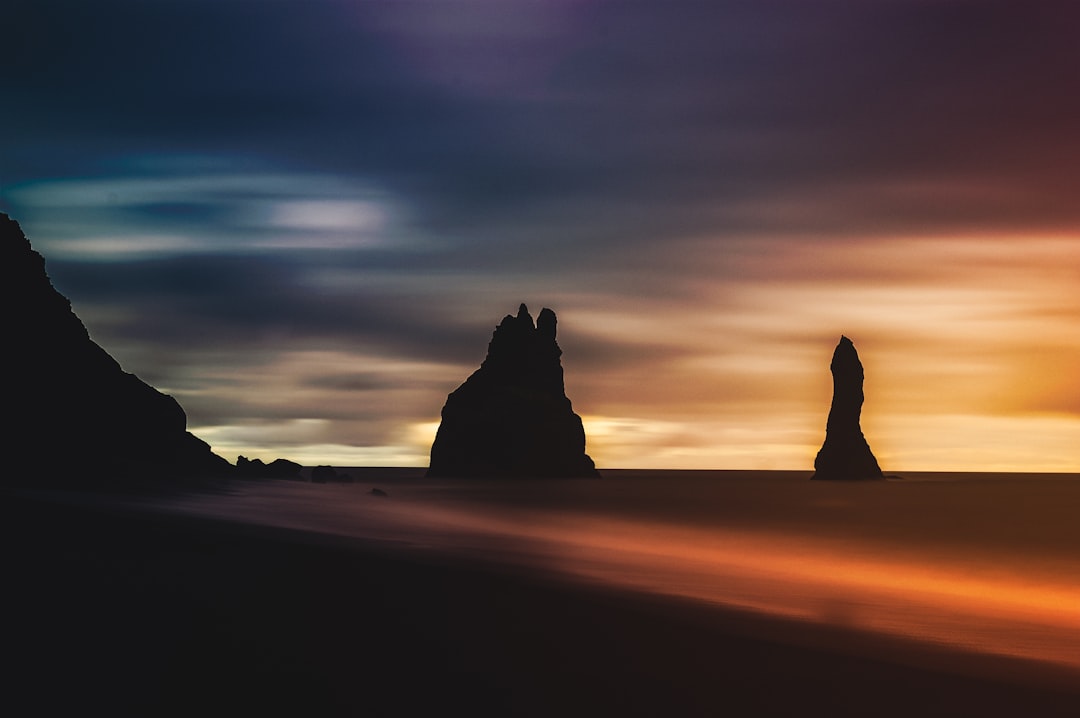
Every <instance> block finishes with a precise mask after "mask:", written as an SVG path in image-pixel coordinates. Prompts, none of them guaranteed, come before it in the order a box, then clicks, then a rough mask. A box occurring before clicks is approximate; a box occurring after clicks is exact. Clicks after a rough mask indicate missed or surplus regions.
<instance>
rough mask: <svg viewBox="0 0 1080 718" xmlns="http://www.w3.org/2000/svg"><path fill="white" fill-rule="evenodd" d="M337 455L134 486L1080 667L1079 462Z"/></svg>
mask: <svg viewBox="0 0 1080 718" xmlns="http://www.w3.org/2000/svg"><path fill="white" fill-rule="evenodd" d="M339 471H344V472H348V473H350V474H351V475H352V476H353V477H354V479H355V480H354V482H353V483H348V484H338V483H331V484H313V483H305V482H291V481H268V482H256V481H243V482H233V483H232V484H231V485H230V487H231V488H230V491H229V493H227V494H221V495H212V494H203V495H200V494H194V495H188V496H182V497H177V498H169V499H161V498H159V499H145V498H144V499H129V501H131V502H135V503H137V504H138V505H139V507H140V508H144V509H145V508H153V509H155V510H161V511H167V512H179V513H183V514H193V515H199V516H207V517H215V518H221V519H227V520H231V521H237V522H241V523H245V524H255V525H265V526H276V527H285V528H292V529H300V530H304V531H309V532H314V533H317V534H322V535H326V536H331V537H337V538H340V539H346V540H358V541H362V542H365V543H369V544H372V545H376V546H381V547H383V548H385V549H386V550H388V551H391V550H394V551H406V552H414V553H419V554H432V555H450V556H455V557H461V558H467V559H469V560H477V561H480V562H489V563H492V564H496V565H500V566H504V567H506V566H509V567H513V568H515V569H518V570H527V571H536V572H547V573H549V574H556V575H558V576H560V577H563V578H569V579H571V580H574V581H583V582H588V583H598V584H604V585H606V586H612V587H617V588H619V589H622V590H628V591H639V592H647V593H655V594H662V595H670V596H679V597H684V598H690V599H694V600H699V601H703V602H707V603H712V604H716V605H720V606H725V607H731V608H737V609H743V610H749V611H752V612H758V613H761V614H764V615H772V616H782V617H785V618H790V619H796V620H802V621H808V622H815V623H825V624H834V625H841V626H847V627H851V628H855V629H859V630H865V631H871V632H877V633H883V634H888V635H897V636H903V637H907V638H911V639H915V640H918V641H928V642H933V643H942V644H949V645H954V646H958V647H962V648H964V649H966V650H973V651H976V652H982V653H989V654H998V655H1008V656H1018V657H1024V658H1032V659H1037V660H1043V661H1049V662H1053V663H1056V664H1059V665H1061V666H1067V667H1070V668H1073V669H1077V670H1080V474H975V473H905V474H903V477H902V478H899V477H898V478H893V479H888V480H885V481H873V482H858V483H838V482H814V481H809V480H808V479H809V476H810V474H809V472H805V471H639V470H606V471H603V475H604V478H602V479H598V480H593V479H574V480H568V479H556V480H516V479H507V480H454V481H451V480H428V479H425V478H423V469H399V468H389V469H373V468H356V469H339ZM373 488H378V489H380V490H381V491H383V492H385V493H386V494H387V495H386V496H385V497H384V496H379V495H376V494H373V493H372V489H373Z"/></svg>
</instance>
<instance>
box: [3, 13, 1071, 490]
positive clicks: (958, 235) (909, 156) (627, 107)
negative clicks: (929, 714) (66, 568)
mask: <svg viewBox="0 0 1080 718" xmlns="http://www.w3.org/2000/svg"><path fill="white" fill-rule="evenodd" d="M53 4H55V3H52V0H49V1H48V2H43V3H37V4H29V3H22V4H20V7H19V9H18V10H15V11H12V12H11V13H9V16H8V18H7V19H8V21H9V23H10V24H11V26H12V27H18V28H20V29H19V37H20V38H23V39H22V40H20V42H19V43H18V44H17V45H15V46H13V49H12V51H11V52H12V55H11V57H10V58H9V59H8V60H7V61H5V63H4V67H3V68H2V69H0V75H2V77H3V79H4V88H5V101H6V102H7V103H9V104H10V106H11V107H15V108H18V111H17V112H10V113H4V115H3V117H0V211H4V212H7V213H10V214H11V215H12V217H13V218H15V219H16V220H18V221H19V222H20V223H21V224H22V226H23V229H24V230H25V232H26V234H27V236H28V237H29V238H30V240H31V242H32V243H33V245H34V247H35V248H36V249H37V250H38V251H39V252H41V253H42V254H43V255H44V257H45V259H46V261H47V269H48V272H49V274H50V277H51V278H52V281H53V282H54V284H55V286H56V287H57V289H58V290H59V291H61V292H62V293H63V294H64V295H65V296H67V297H69V298H70V299H71V300H72V303H73V307H74V310H75V311H76V313H77V314H78V316H79V317H80V319H82V320H83V322H84V323H85V324H86V325H87V327H88V329H89V331H90V334H91V336H92V338H93V339H94V340H95V341H97V342H98V343H99V344H101V345H102V346H103V347H104V348H106V350H107V351H108V352H109V353H110V354H112V355H113V356H114V357H116V358H117V359H118V360H119V361H120V363H121V364H122V366H123V367H124V368H125V370H127V371H129V372H132V373H135V374H137V375H138V376H139V377H140V378H142V379H144V380H145V381H147V382H148V383H150V384H152V385H154V386H156V387H159V388H161V389H162V390H163V391H167V392H169V393H171V394H173V395H174V396H175V397H176V398H177V400H178V401H179V402H180V404H181V405H182V406H183V407H184V409H185V411H186V412H187V415H188V418H189V425H190V428H191V429H192V431H193V432H195V433H196V434H198V435H199V436H201V437H203V438H205V439H206V440H207V441H209V442H210V443H211V444H212V445H213V447H214V449H215V450H216V451H217V452H219V453H220V454H222V455H224V456H225V457H226V458H228V459H229V460H231V461H235V458H236V455H238V454H243V455H245V456H248V457H251V458H262V459H264V460H270V459H274V458H278V457H285V458H291V459H294V460H298V461H302V462H304V463H334V464H341V465H349V464H365V465H369V464H371V463H373V462H374V463H381V464H388V465H398V466H424V465H426V464H427V461H428V452H429V450H430V431H428V429H429V428H430V426H431V425H432V424H433V423H434V422H437V421H438V420H439V411H440V408H441V407H442V405H443V402H444V401H445V398H446V396H447V394H448V393H449V392H451V391H453V390H454V389H455V388H456V387H457V386H458V385H459V384H460V383H461V382H462V381H464V380H465V379H466V377H468V376H469V374H470V373H471V372H472V371H473V370H475V369H476V368H477V366H478V365H479V363H480V362H481V361H482V359H483V357H484V350H485V347H486V345H487V342H488V341H489V339H490V336H491V331H492V329H493V328H494V326H495V325H496V324H497V323H498V322H499V320H500V319H501V317H502V316H503V315H505V314H507V313H512V312H514V311H515V310H516V307H517V306H518V304H519V303H520V302H526V303H528V304H529V306H530V307H532V308H533V309H534V311H539V309H540V308H541V307H544V306H547V307H550V308H551V309H553V310H554V311H555V312H556V313H557V314H558V317H559V343H560V345H561V347H562V349H563V351H564V354H563V366H564V369H565V378H566V386H567V394H568V396H569V397H570V398H571V400H572V401H573V403H574V408H575V410H576V411H577V412H578V413H579V414H580V415H582V416H583V417H584V419H585V426H586V430H587V433H588V449H587V450H588V452H589V453H590V454H591V456H592V457H593V459H594V460H595V461H596V464H597V465H598V466H599V467H600V468H601V469H603V468H605V467H607V468H612V467H657V468H746V469H753V468H758V469H800V470H802V469H805V470H807V471H809V470H811V468H812V464H813V458H814V454H815V452H816V450H817V449H818V448H819V447H820V445H821V442H822V439H823V436H824V429H825V420H826V416H827V413H828V405H829V397H830V391H831V389H830V377H829V373H828V364H829V357H830V354H831V352H832V349H833V347H834V346H835V344H836V342H837V340H838V338H839V336H840V335H841V334H844V335H847V336H849V337H851V338H852V340H853V341H854V343H855V346H856V347H857V349H858V351H859V354H860V357H861V358H862V361H863V363H864V365H865V367H866V403H865V406H864V413H863V429H864V432H865V434H866V437H867V439H868V441H869V443H870V446H871V448H872V449H873V450H874V452H875V453H876V454H877V456H878V457H879V459H880V460H881V464H882V467H883V468H884V469H885V471H886V472H903V471H914V470H968V471H991V470H1015V471H1080V441H1077V437H1080V331H1078V328H1080V203H1078V202H1077V201H1076V196H1075V195H1076V188H1077V187H1080V170H1078V168H1080V145H1078V143H1077V142H1076V137H1075V134H1076V133H1075V127H1076V126H1077V124H1078V122H1080V102H1077V100H1076V99H1075V97H1076V94H1077V93H1076V92H1075V87H1076V78H1077V68H1080V51H1078V49H1077V44H1076V42H1075V38H1076V37H1077V34H1078V33H1080V11H1078V10H1077V9H1076V8H1075V7H1073V6H1072V5H1069V4H1054V5H1053V7H1044V6H1041V5H1040V7H1039V8H1038V9H1036V8H1035V7H1034V6H1027V5H1024V4H1020V3H1016V4H999V3H994V4H992V5H993V6H992V7H986V6H984V5H982V4H980V3H960V4H956V3H946V2H913V1H912V0H885V1H883V2H873V3H866V2H860V1H857V0H837V1H836V2H829V3H824V4H822V5H821V6H820V7H819V6H818V4H816V3H805V2H801V1H799V2H796V1H795V0H777V1H776V2H767V3H762V4H750V5H748V6H745V7H743V6H739V7H729V6H727V5H726V4H723V5H717V6H715V7H713V6H711V5H709V4H707V3H663V2H655V3H634V4H633V5H632V6H628V7H620V6H619V5H618V4H615V5H610V4H606V3H579V2H562V1H561V0H553V1H552V2H544V3H537V2H531V1H530V0H505V1H500V2H498V3H491V2H488V1H487V0H465V1H464V2H460V3H454V9H453V10H450V9H448V8H447V6H446V4H445V3H441V2H420V3H393V2H385V3H383V2H371V3H355V2H344V1H339V0H318V1H317V2H305V3H300V2H294V1H292V0H286V1H285V2H276V3H270V4H260V5H259V7H258V9H254V8H253V7H252V6H251V4H250V3H241V2H236V1H235V0H220V2H202V1H201V0H199V1H196V2H190V3H143V4H138V7H137V8H133V7H132V3H125V2H119V1H115V2H114V1H111V0H109V1H106V2H101V3H97V4H95V11H94V13H93V14H86V15H85V16H84V14H82V13H72V12H66V11H63V10H61V9H58V8H52V5H53ZM211 28H212V29H213V31H212V32H211V31H210V29H211ZM191 48H199V50H198V52H194V51H193V50H191ZM283 48H287V51H286V50H283Z"/></svg>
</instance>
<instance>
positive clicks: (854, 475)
mask: <svg viewBox="0 0 1080 718" xmlns="http://www.w3.org/2000/svg"><path fill="white" fill-rule="evenodd" d="M829 369H830V370H831V371H832V376H833V398H832V407H831V408H830V409H829V421H828V425H827V426H826V429H825V443H824V445H822V447H821V451H819V452H818V455H817V458H816V459H814V469H815V473H814V475H813V476H812V477H811V478H813V479H880V478H882V474H881V468H880V467H879V466H878V463H877V459H875V458H874V455H873V453H871V452H870V445H869V444H867V443H866V438H865V437H864V436H863V433H862V428H861V427H860V426H859V416H860V414H861V413H862V405H863V366H862V362H860V361H859V354H858V352H856V351H855V345H854V344H852V343H851V340H850V339H848V338H847V337H845V336H841V337H840V343H839V344H837V345H836V350H835V351H834V352H833V358H832V364H830V366H829Z"/></svg>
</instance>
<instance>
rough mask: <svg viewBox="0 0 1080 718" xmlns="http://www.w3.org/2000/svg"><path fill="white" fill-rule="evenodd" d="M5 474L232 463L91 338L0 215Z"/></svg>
mask: <svg viewBox="0 0 1080 718" xmlns="http://www.w3.org/2000/svg"><path fill="white" fill-rule="evenodd" d="M0 297H2V301H3V312H4V364H3V366H4V375H3V379H4V381H5V391H4V407H3V413H4V415H5V418H6V419H7V421H6V422H5V424H6V427H5V428H4V445H5V456H4V471H3V472H0V483H3V484H9V485H10V484H17V485H31V484H38V485H41V484H65V485H75V486H80V487H87V488H91V487H96V486H101V485H105V484H110V483H113V482H115V481H117V480H120V481H124V482H126V481H130V480H133V479H135V480H141V479H142V478H146V479H158V478H186V477H193V476H201V477H205V476H223V475H228V474H230V473H231V470H232V468H233V467H232V465H231V464H229V462H227V461H226V460H225V459H223V458H221V457H220V456H217V455H216V454H214V453H213V452H211V451H210V446H209V445H208V444H207V443H206V442H204V441H202V440H200V439H198V438H196V437H195V436H193V435H192V434H190V433H188V431H187V430H186V427H187V416H186V415H185V414H184V410H183V409H181V408H180V405H179V404H178V403H177V402H176V400H175V399H173V398H172V397H171V396H168V395H166V394H162V393H161V392H159V391H157V390H156V389H154V388H153V387H151V386H149V385H148V384H145V383H143V382H142V381H141V380H140V379H139V378H138V377H136V376H135V375H134V374H128V373H127V372H125V371H124V370H123V369H121V368H120V365H119V364H118V363H117V362H116V360H115V359H113V358H112V357H111V356H109V354H108V353H106V352H105V350H104V349H102V348H101V347H100V346H98V345H97V344H96V343H94V342H93V341H92V340H91V339H90V335H89V334H88V333H87V331H86V327H85V326H83V323H82V322H81V321H80V320H79V318H78V317H77V316H75V313H74V312H73V311H72V309H71V303H70V302H69V301H68V300H67V299H66V298H65V297H64V296H63V295H62V294H60V293H59V292H57V291H56V289H55V288H54V287H53V286H52V282H50V281H49V277H48V275H47V274H46V273H45V260H44V259H43V258H42V256H41V255H40V254H38V253H37V252H35V251H34V250H33V248H32V247H31V246H30V242H29V240H27V238H26V236H25V235H24V234H23V232H22V229H21V228H20V227H19V225H18V223H17V222H15V221H14V220H13V219H11V218H10V217H8V216H7V215H6V214H3V213H0Z"/></svg>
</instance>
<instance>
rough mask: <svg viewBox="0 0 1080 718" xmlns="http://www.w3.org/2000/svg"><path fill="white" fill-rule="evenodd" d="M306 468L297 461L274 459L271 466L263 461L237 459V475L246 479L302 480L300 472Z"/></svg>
mask: <svg viewBox="0 0 1080 718" xmlns="http://www.w3.org/2000/svg"><path fill="white" fill-rule="evenodd" d="M302 468H304V467H302V466H301V465H300V464H298V463H296V462H295V461H289V460H288V459H274V460H273V461H271V462H270V463H269V464H266V463H263V461H262V459H249V458H248V457H246V456H238V457H236V475H237V476H239V477H241V478H245V479H293V480H297V481H299V480H300V470H301V469H302Z"/></svg>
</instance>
